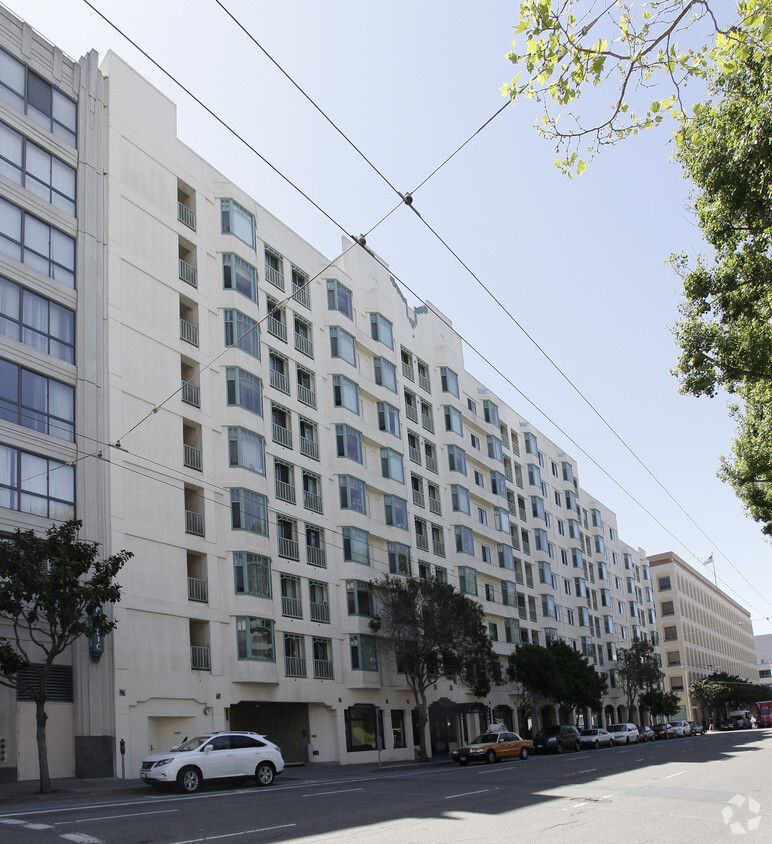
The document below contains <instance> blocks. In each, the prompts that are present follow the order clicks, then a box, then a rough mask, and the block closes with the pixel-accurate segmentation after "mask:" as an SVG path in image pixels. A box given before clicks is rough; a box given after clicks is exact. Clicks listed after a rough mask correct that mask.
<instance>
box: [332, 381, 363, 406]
mask: <svg viewBox="0 0 772 844" xmlns="http://www.w3.org/2000/svg"><path fill="white" fill-rule="evenodd" d="M332 393H333V403H334V404H335V407H345V408H346V410H350V411H351V412H352V413H356V414H357V416H358V415H359V387H358V386H357V384H356V382H355V381H352V380H351V379H350V378H346V376H345V375H333V376H332Z"/></svg>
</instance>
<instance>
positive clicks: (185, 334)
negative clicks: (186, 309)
mask: <svg viewBox="0 0 772 844" xmlns="http://www.w3.org/2000/svg"><path fill="white" fill-rule="evenodd" d="M180 339H181V340H184V341H185V342H186V343H190V345H191V346H198V326H197V325H193V323H192V322H188V321H187V320H186V319H180Z"/></svg>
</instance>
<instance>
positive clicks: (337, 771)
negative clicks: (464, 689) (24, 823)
mask: <svg viewBox="0 0 772 844" xmlns="http://www.w3.org/2000/svg"><path fill="white" fill-rule="evenodd" d="M448 764H450V759H449V758H448V757H444V758H442V757H441V758H440V759H435V760H431V761H429V762H425V763H423V765H422V767H436V766H437V765H448ZM419 765H421V763H420V762H412V761H411V762H388V763H384V764H383V767H381V768H379V767H378V765H377V763H372V762H364V763H362V764H357V765H339V764H337V763H334V762H331V763H324V762H322V763H317V764H311V765H288V766H287V767H286V768H285V769H284V772H283V773H282V774H281V775H280V776H278V777H277V778H276V784H277V785H282V784H284V783H285V782H288V781H291V780H295V781H297V780H301V781H302V780H336V779H349V778H356V777H361V776H372V775H374V774H379V773H381V774H383V773H386V772H395V771H398V770H404V769H405V768H410V769H415V768H417V767H418V766H419ZM223 787H225V788H227V787H228V786H227V785H225V784H223ZM51 788H52V789H53V791H52V793H51V794H40V782H39V781H38V780H25V781H23V782H0V813H2V807H3V804H5V803H10V802H21V801H35V800H38V801H39V800H55V799H57V798H58V797H65V796H68V795H73V794H82V795H84V796H85V795H89V796H94V795H110V794H113V795H118V794H131V793H132V792H133V793H135V794H137V795H140V796H150V795H152V794H155V793H156V792H154V791H153V790H152V789H150V788H149V787H148V786H147V785H146V784H145V783H143V782H142V780H140V779H137V778H133V779H128V778H127V779H121V778H120V777H101V778H96V779H78V778H77V777H67V778H63V779H52V780H51Z"/></svg>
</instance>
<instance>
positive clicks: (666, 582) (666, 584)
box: [657, 575, 671, 592]
mask: <svg viewBox="0 0 772 844" xmlns="http://www.w3.org/2000/svg"><path fill="white" fill-rule="evenodd" d="M670 588H671V586H670V575H665V576H663V577H658V578H657V589H658V590H659V591H660V592H665V591H666V590H668V589H670Z"/></svg>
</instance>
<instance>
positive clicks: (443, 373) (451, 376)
mask: <svg viewBox="0 0 772 844" xmlns="http://www.w3.org/2000/svg"><path fill="white" fill-rule="evenodd" d="M440 382H441V383H442V392H443V393H452V394H453V395H454V396H455V397H456V398H458V375H456V373H455V372H454V371H453V370H452V369H449V368H448V367H447V366H441V367H440Z"/></svg>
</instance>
